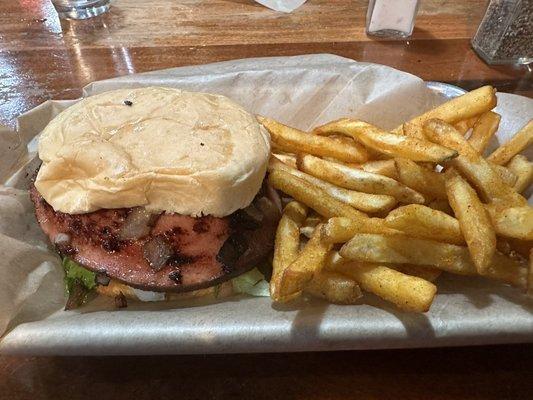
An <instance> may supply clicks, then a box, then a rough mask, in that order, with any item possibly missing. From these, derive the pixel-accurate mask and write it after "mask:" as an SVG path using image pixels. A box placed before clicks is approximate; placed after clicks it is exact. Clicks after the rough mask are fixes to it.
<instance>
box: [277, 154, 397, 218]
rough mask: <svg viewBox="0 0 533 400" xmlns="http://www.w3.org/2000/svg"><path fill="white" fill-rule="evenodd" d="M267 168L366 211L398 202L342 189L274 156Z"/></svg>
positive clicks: (389, 207) (376, 209) (383, 208)
mask: <svg viewBox="0 0 533 400" xmlns="http://www.w3.org/2000/svg"><path fill="white" fill-rule="evenodd" d="M268 168H269V170H270V171H272V170H274V169H280V170H282V171H285V172H288V173H290V174H292V175H294V176H297V177H298V178H301V179H303V180H305V181H307V182H309V183H311V184H313V185H315V186H317V187H319V188H320V189H322V190H324V191H325V192H326V193H328V194H329V195H330V196H331V197H333V198H335V199H337V200H340V201H342V202H343V203H346V204H348V205H350V206H352V207H354V208H357V209H358V210H361V211H364V212H368V213H378V212H387V211H389V210H390V209H391V208H392V207H394V206H395V205H396V203H397V202H398V201H397V200H396V199H395V198H394V197H392V196H388V195H383V194H370V193H362V192H357V191H354V190H348V189H344V188H341V187H338V186H335V185H333V184H331V183H329V182H326V181H323V180H321V179H318V178H315V177H314V176H312V175H309V174H306V173H305V172H301V171H299V170H297V169H294V168H291V167H289V166H287V165H286V164H284V163H282V162H280V161H279V160H277V159H276V157H272V158H271V159H270V163H269V166H268Z"/></svg>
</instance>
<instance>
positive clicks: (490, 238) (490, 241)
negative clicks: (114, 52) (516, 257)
mask: <svg viewBox="0 0 533 400" xmlns="http://www.w3.org/2000/svg"><path fill="white" fill-rule="evenodd" d="M446 176H447V179H446V192H447V193H448V200H449V202H450V205H451V206H452V209H453V211H454V213H455V216H456V217H457V220H458V221H459V225H460V226H461V232H462V233H463V235H464V238H465V240H466V243H467V246H468V249H469V251H470V254H471V256H472V261H473V262H474V265H475V266H476V269H477V271H478V273H479V274H481V275H484V274H485V272H486V271H487V269H488V268H489V266H490V264H491V262H492V258H493V256H494V253H495V252H496V233H495V232H494V228H493V227H492V223H491V221H490V218H489V216H488V214H487V212H486V211H485V208H484V207H483V204H481V201H480V200H479V198H478V197H477V194H476V192H475V191H474V189H472V187H471V186H470V185H469V184H468V183H466V181H465V180H464V179H463V178H461V177H460V176H459V174H457V173H456V172H455V171H454V170H453V169H451V170H449V171H447V172H446ZM450 218H451V217H450Z"/></svg>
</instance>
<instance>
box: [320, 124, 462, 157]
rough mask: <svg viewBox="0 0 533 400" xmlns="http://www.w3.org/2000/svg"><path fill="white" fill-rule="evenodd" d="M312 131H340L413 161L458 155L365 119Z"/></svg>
mask: <svg viewBox="0 0 533 400" xmlns="http://www.w3.org/2000/svg"><path fill="white" fill-rule="evenodd" d="M313 132H314V133H316V134H318V135H329V134H333V133H342V134H344V135H347V136H351V137H353V138H354V139H355V140H357V141H359V142H361V143H363V144H364V145H365V146H367V147H368V148H370V149H372V150H375V151H377V152H380V153H383V154H386V155H388V156H390V157H404V158H408V159H410V160H413V161H429V162H435V163H440V162H443V161H447V160H450V159H452V158H454V157H456V156H457V152H456V151H454V150H452V149H448V148H446V147H444V146H440V145H436V144H434V143H431V142H429V141H427V140H424V139H417V138H414V137H408V136H401V135H396V134H393V133H389V132H385V131H383V130H381V129H379V128H377V127H375V126H373V125H370V124H368V123H366V122H363V121H358V120H353V119H348V118H343V119H339V120H337V121H333V122H330V123H328V124H326V125H322V126H320V127H318V128H315V129H314V130H313Z"/></svg>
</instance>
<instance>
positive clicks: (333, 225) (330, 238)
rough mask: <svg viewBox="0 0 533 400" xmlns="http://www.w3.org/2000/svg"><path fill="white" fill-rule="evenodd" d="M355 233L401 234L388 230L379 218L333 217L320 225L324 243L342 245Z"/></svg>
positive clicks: (394, 230)
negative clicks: (354, 218)
mask: <svg viewBox="0 0 533 400" xmlns="http://www.w3.org/2000/svg"><path fill="white" fill-rule="evenodd" d="M356 233H381V234H384V235H394V234H398V233H402V232H401V231H398V230H396V229H391V228H388V227H387V226H386V225H385V221H384V220H382V219H380V218H367V219H359V220H353V219H350V218H344V217H334V218H330V219H328V222H326V223H325V224H324V225H322V240H323V241H324V242H326V243H344V242H347V241H348V240H350V239H351V238H352V237H353V236H354V235H355V234H356Z"/></svg>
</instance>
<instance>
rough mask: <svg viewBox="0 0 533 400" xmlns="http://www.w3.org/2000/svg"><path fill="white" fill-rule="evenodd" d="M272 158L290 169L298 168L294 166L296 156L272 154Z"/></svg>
mask: <svg viewBox="0 0 533 400" xmlns="http://www.w3.org/2000/svg"><path fill="white" fill-rule="evenodd" d="M272 156H273V157H276V158H277V159H278V160H279V161H281V162H282V163H284V164H286V165H288V166H289V167H291V168H298V167H297V166H296V155H295V154H287V153H285V154H283V153H274V154H272Z"/></svg>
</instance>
